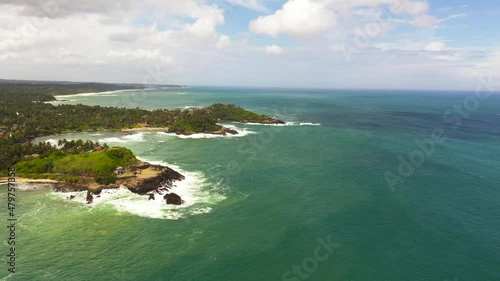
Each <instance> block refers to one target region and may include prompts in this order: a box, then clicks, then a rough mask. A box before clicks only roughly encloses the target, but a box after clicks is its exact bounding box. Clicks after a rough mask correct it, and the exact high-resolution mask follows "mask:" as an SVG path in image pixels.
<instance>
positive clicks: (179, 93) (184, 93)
mask: <svg viewBox="0 0 500 281" xmlns="http://www.w3.org/2000/svg"><path fill="white" fill-rule="evenodd" d="M177 94H178V95H186V93H181V92H179V93H177Z"/></svg>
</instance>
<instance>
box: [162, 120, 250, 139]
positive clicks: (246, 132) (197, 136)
mask: <svg viewBox="0 0 500 281" xmlns="http://www.w3.org/2000/svg"><path fill="white" fill-rule="evenodd" d="M219 125H220V124H219ZM221 126H224V127H226V128H229V129H232V130H235V131H236V132H238V134H237V135H232V134H226V135H214V134H204V133H199V134H192V135H177V134H175V133H164V132H159V134H161V135H167V136H175V137H178V138H181V139H215V138H241V137H245V136H248V135H253V134H257V132H254V131H251V130H248V129H247V128H243V129H241V128H238V127H236V126H233V125H221Z"/></svg>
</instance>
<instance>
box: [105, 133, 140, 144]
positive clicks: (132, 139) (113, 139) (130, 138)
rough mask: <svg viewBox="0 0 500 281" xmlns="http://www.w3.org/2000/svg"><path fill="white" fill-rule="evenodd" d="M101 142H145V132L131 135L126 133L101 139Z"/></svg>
mask: <svg viewBox="0 0 500 281" xmlns="http://www.w3.org/2000/svg"><path fill="white" fill-rule="evenodd" d="M99 142H100V143H128V142H144V133H143V132H140V133H135V134H131V135H124V136H120V137H109V138H102V139H99Z"/></svg>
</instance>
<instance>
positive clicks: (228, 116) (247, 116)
mask: <svg viewBox="0 0 500 281" xmlns="http://www.w3.org/2000/svg"><path fill="white" fill-rule="evenodd" d="M206 109H207V110H209V111H211V112H212V113H213V115H214V116H215V117H217V118H218V119H219V120H224V121H234V122H244V123H248V122H255V123H261V122H264V123H267V122H271V121H273V119H272V118H270V117H269V116H267V115H259V114H257V113H254V112H251V111H248V110H245V109H243V108H241V107H239V106H236V105H234V104H221V103H217V104H214V105H212V106H209V107H207V108H206ZM274 121H277V120H274Z"/></svg>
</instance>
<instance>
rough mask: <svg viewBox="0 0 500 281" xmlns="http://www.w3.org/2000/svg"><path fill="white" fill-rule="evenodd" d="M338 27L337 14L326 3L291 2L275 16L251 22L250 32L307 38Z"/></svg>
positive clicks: (306, 0) (305, 0)
mask: <svg viewBox="0 0 500 281" xmlns="http://www.w3.org/2000/svg"><path fill="white" fill-rule="evenodd" d="M336 25H337V20H336V17H335V13H334V12H332V11H330V10H329V9H328V8H327V7H326V4H325V3H324V1H315V0H290V1H288V2H287V3H286V4H285V5H283V8H282V9H281V10H278V11H276V13H275V14H273V15H268V16H261V17H259V18H257V19H256V20H253V21H252V22H250V31H251V32H254V33H258V34H266V35H270V36H276V35H278V34H280V33H285V34H289V35H295V36H305V35H311V34H315V33H320V32H323V31H326V30H328V29H334V28H335V27H336Z"/></svg>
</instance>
